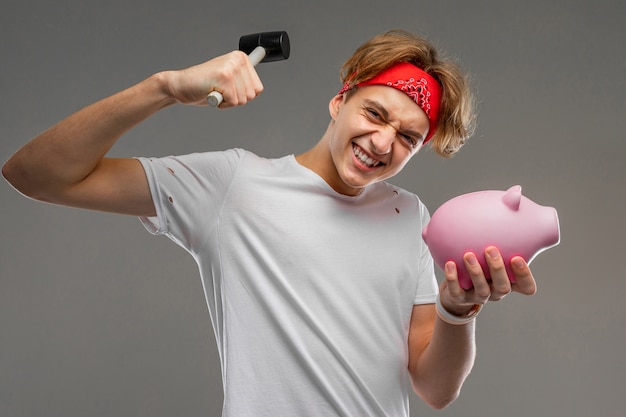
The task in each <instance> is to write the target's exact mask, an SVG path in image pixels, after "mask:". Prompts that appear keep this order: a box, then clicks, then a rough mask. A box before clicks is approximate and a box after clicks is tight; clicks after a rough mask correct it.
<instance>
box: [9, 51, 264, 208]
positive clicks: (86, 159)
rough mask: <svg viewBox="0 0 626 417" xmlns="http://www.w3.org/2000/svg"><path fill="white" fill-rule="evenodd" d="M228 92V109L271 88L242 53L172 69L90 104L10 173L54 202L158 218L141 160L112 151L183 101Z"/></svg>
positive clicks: (22, 186)
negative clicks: (148, 120)
mask: <svg viewBox="0 0 626 417" xmlns="http://www.w3.org/2000/svg"><path fill="white" fill-rule="evenodd" d="M212 90H218V91H220V92H221V93H222V94H223V96H224V102H223V103H222V104H221V105H220V108H226V107H233V106H237V105H243V104H245V103H246V102H247V101H248V100H252V99H254V98H255V97H256V96H257V95H258V94H260V93H261V91H262V90H263V85H262V84H261V81H260V79H259V77H258V75H257V74H256V71H255V70H254V67H253V66H252V64H251V63H250V61H249V59H248V58H247V56H246V55H245V54H244V53H242V52H239V51H235V52H231V53H229V54H226V55H223V56H220V57H218V58H215V59H213V60H211V61H208V62H206V63H204V64H200V65H196V66H194V67H190V68H187V69H184V70H179V71H164V72H160V73H157V74H155V75H153V76H151V77H149V78H147V79H146V80H144V81H142V82H140V83H138V84H136V85H134V86H132V87H130V88H128V89H126V90H123V91H121V92H119V93H117V94H115V95H113V96H110V97H108V98H105V99H103V100H101V101H98V102H96V103H94V104H92V105H90V106H87V107H85V108H83V109H81V110H79V111H78V112H76V113H74V114H73V115H71V116H69V117H68V118H66V119H64V120H62V121H61V122H59V123H58V124H56V125H55V126H53V127H51V128H50V129H48V130H46V131H45V132H43V133H42V134H40V135H39V136H37V137H35V138H34V139H33V140H31V141H30V142H28V143H27V144H26V145H24V146H23V147H22V148H21V149H19V150H18V151H17V152H16V153H15V154H14V155H13V156H12V157H11V158H10V159H9V160H8V161H7V162H6V163H5V165H4V166H3V167H2V175H3V176H4V177H5V178H6V179H7V181H8V182H9V183H10V184H11V185H12V186H13V187H14V188H15V189H16V190H18V191H19V192H21V193H22V194H24V195H26V196H28V197H31V198H34V199H37V200H41V201H45V202H49V203H54V204H60V205H66V206H72V207H80V208H86V209H92V210H101V211H110V212H116V213H122V214H130V215H141V216H151V215H154V214H155V209H154V205H153V203H152V198H151V196H150V190H149V187H148V183H147V179H146V177H145V174H144V171H143V168H142V167H141V165H140V163H139V162H138V161H137V160H134V159H130V158H127V159H124V158H122V159H110V158H105V155H106V154H107V152H108V151H109V149H111V147H112V146H113V145H114V144H115V142H116V141H117V140H118V139H119V138H120V137H121V136H122V134H124V133H125V132H126V131H128V130H129V129H131V128H132V127H134V126H136V125H137V124H139V123H140V122H142V121H143V120H145V119H146V118H148V117H149V116H151V115H152V114H154V113H156V112H157V111H159V110H160V109H162V108H165V107H168V106H171V105H173V104H176V103H182V104H192V105H206V97H207V94H208V93H209V92H210V91H212Z"/></svg>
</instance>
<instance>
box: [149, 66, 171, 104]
mask: <svg viewBox="0 0 626 417" xmlns="http://www.w3.org/2000/svg"><path fill="white" fill-rule="evenodd" d="M173 76H174V72H173V71H161V72H157V73H156V74H154V75H152V76H151V77H150V78H148V80H147V82H148V83H150V84H151V85H153V86H154V88H155V89H156V91H157V92H158V93H159V95H160V97H161V100H162V102H163V106H162V107H167V106H169V105H172V104H176V103H177V102H178V100H177V99H176V97H175V96H174V94H173V92H172V82H173V81H172V77H173Z"/></svg>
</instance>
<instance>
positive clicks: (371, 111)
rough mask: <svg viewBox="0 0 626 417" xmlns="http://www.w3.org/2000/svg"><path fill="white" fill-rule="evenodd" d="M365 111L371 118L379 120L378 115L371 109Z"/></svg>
mask: <svg viewBox="0 0 626 417" xmlns="http://www.w3.org/2000/svg"><path fill="white" fill-rule="evenodd" d="M365 110H367V112H368V113H369V114H370V116H373V117H375V118H377V119H378V118H380V115H379V114H378V112H377V111H376V110H373V109H365Z"/></svg>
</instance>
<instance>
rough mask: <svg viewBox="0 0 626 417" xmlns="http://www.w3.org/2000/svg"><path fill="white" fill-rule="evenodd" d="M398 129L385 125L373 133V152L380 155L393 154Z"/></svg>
mask: <svg viewBox="0 0 626 417" xmlns="http://www.w3.org/2000/svg"><path fill="white" fill-rule="evenodd" d="M396 134H397V132H396V129H395V128H393V126H389V125H385V126H381V127H380V129H378V130H376V132H373V133H372V134H371V136H370V143H371V144H372V150H373V151H374V152H376V153H377V154H379V155H386V154H388V153H390V152H391V145H392V144H393V141H394V140H395V139H396Z"/></svg>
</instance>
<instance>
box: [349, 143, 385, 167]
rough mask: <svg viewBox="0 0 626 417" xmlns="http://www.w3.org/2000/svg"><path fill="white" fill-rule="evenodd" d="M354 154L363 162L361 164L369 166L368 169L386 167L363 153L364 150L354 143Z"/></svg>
mask: <svg viewBox="0 0 626 417" xmlns="http://www.w3.org/2000/svg"><path fill="white" fill-rule="evenodd" d="M352 152H353V153H354V156H356V157H357V159H358V160H359V161H361V163H362V164H363V165H365V166H367V167H368V168H375V167H377V166H379V165H384V164H383V163H382V162H380V161H379V160H376V159H373V158H370V157H369V156H367V154H366V153H365V152H363V150H362V149H361V148H360V147H359V146H358V145H356V144H354V143H353V144H352Z"/></svg>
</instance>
